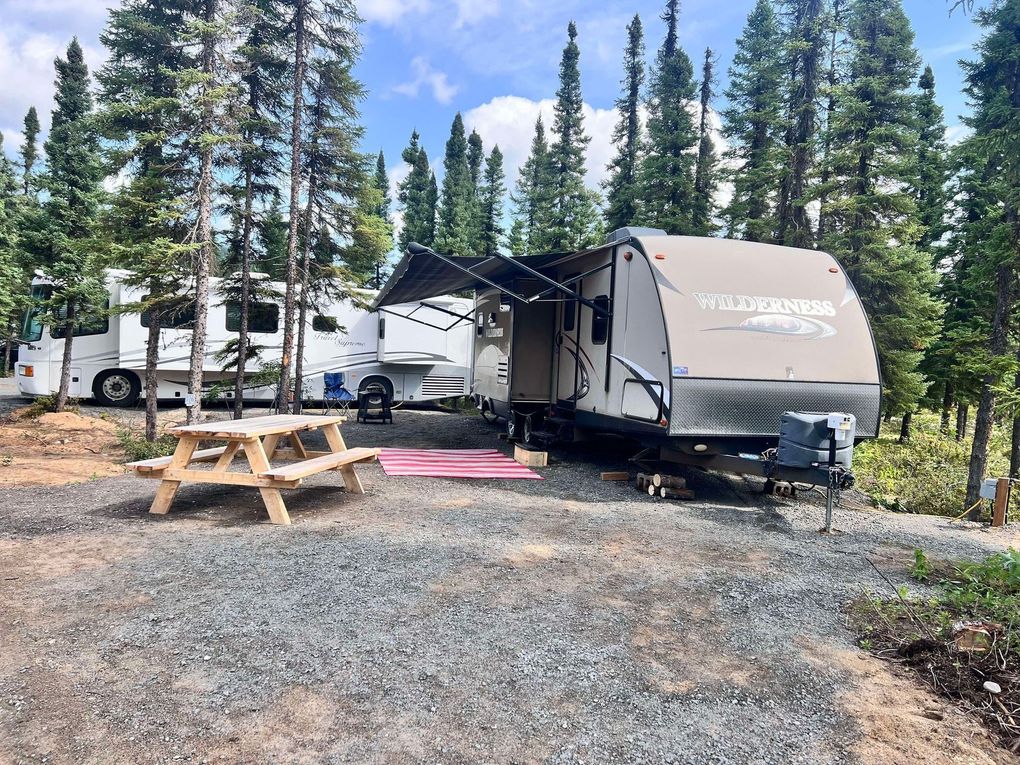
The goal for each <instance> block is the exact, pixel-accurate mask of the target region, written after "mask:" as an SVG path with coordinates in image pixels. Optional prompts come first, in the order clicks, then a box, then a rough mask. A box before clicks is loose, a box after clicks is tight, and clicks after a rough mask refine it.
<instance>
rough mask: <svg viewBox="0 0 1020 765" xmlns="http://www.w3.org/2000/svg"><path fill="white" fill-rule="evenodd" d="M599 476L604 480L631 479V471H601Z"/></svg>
mask: <svg viewBox="0 0 1020 765" xmlns="http://www.w3.org/2000/svg"><path fill="white" fill-rule="evenodd" d="M599 478H601V479H602V480H603V481H629V480H630V473H628V472H626V471H624V470H613V471H609V472H606V473H600V474H599Z"/></svg>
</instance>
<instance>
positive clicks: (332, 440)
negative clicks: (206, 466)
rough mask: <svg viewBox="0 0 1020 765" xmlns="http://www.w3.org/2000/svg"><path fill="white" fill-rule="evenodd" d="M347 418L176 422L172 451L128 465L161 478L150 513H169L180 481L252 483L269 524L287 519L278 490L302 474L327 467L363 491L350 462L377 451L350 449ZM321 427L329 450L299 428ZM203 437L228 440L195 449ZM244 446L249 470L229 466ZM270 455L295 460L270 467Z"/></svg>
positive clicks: (291, 486) (292, 484) (350, 488)
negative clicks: (309, 443) (311, 445)
mask: <svg viewBox="0 0 1020 765" xmlns="http://www.w3.org/2000/svg"><path fill="white" fill-rule="evenodd" d="M345 419H346V418H344V417H337V416H327V415H311V416H309V415H289V414H274V415H267V416H265V417H251V418H249V419H245V420H222V421H219V422H204V423H200V424H197V425H179V426H177V427H175V428H170V429H169V430H168V431H167V432H168V433H170V434H171V435H174V436H176V437H177V438H178V439H179V440H178V442H177V448H176V449H175V450H174V453H173V454H172V455H170V456H168V457H157V458H155V459H151V460H139V461H137V462H129V463H128V465H127V466H128V467H130V468H134V470H136V471H137V472H138V474H139V475H140V476H142V477H145V478H158V479H160V481H161V483H160V485H159V488H158V489H157V490H156V497H155V499H153V501H152V507H150V508H149V512H150V513H156V514H158V515H163V514H165V513H167V512H168V511H169V510H170V504H171V503H172V502H173V500H174V497H175V496H176V495H177V489H178V488H180V485H181V482H182V481H194V482H196V483H218V484H228V485H232V486H254V487H256V488H258V490H259V492H260V494H261V495H262V502H263V503H264V504H265V506H266V510H268V511H269V518H270V520H271V521H272V522H273V523H279V524H288V523H290V516H289V515H288V513H287V507H286V505H284V503H283V497H282V496H281V494H280V489H294V488H297V487H298V486H300V485H301V479H302V478H307V477H308V476H310V475H315V474H316V473H321V472H323V471H326V470H337V471H339V472H340V475H341V476H342V477H343V480H344V486H345V487H346V489H347V491H349V492H352V493H355V494H364V493H365V490H364V488H363V487H362V485H361V479H360V478H358V474H357V473H355V472H354V465H355V464H356V463H359V462H371V461H373V460H374V459H375V458H376V456H377V455H378V454H379V450H378V449H368V448H363V447H362V448H354V449H348V448H347V445H346V444H345V443H344V439H343V436H341V435H340V423H341V422H344V421H345ZM320 428H321V429H322V432H323V435H325V437H326V443H327V444H329V451H325V452H324V451H314V450H309V449H306V448H305V446H304V444H303V443H301V438H300V437H299V436H298V433H300V432H302V431H313V430H318V429H320ZM284 439H286V440H287V441H288V442H289V444H290V448H289V449H284V448H280V446H279V444H280V442H281V441H282V440H284ZM203 441H226V445H225V446H218V447H215V448H211V449H199V448H198V446H199V444H201V442H203ZM242 451H243V452H244V455H245V457H246V458H247V461H248V465H249V466H250V468H251V471H250V472H240V471H231V470H228V468H229V467H230V465H231V463H232V462H233V461H234V458H235V457H236V456H237V455H238V452H242ZM274 457H288V458H293V459H297V462H293V463H291V464H288V465H283V466H281V467H276V468H274V467H272V466H271V465H270V460H272V459H273V458H274ZM194 462H215V463H216V464H215V465H213V467H212V469H211V470H194V469H189V467H188V466H189V465H190V464H192V463H194Z"/></svg>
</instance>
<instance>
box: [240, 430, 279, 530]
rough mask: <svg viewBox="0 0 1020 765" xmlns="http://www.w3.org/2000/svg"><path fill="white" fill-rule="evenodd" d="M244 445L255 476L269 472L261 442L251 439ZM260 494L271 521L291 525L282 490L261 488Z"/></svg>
mask: <svg viewBox="0 0 1020 765" xmlns="http://www.w3.org/2000/svg"><path fill="white" fill-rule="evenodd" d="M270 438H272V436H267V437H266V440H267V441H268V440H269V439H270ZM242 445H243V446H244V453H245V455H246V456H247V457H248V464H250V465H251V472H252V473H253V474H255V475H259V474H260V473H264V472H266V471H267V470H269V458H268V457H267V456H266V451H265V449H263V448H262V442H261V441H259V440H258V439H257V438H251V439H247V440H245V441H243V442H242ZM259 493H260V494H261V495H262V502H263V504H265V506H266V510H268V511H269V520H271V521H272V522H273V523H277V524H280V525H283V526H286V525H289V524H290V514H288V513H287V506H286V505H285V504H283V497H282V496H281V495H280V490H279V489H263V488H259Z"/></svg>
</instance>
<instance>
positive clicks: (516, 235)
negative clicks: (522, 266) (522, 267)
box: [506, 218, 528, 258]
mask: <svg viewBox="0 0 1020 765" xmlns="http://www.w3.org/2000/svg"><path fill="white" fill-rule="evenodd" d="M506 247H507V249H508V250H510V254H511V255H513V256H514V257H515V258H519V257H521V256H522V255H527V254H528V240H527V237H525V235H524V221H523V220H521V219H520V218H514V222H513V223H512V224H510V233H508V234H507V237H506Z"/></svg>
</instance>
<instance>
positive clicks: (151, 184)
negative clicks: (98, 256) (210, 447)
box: [98, 0, 196, 441]
mask: <svg viewBox="0 0 1020 765" xmlns="http://www.w3.org/2000/svg"><path fill="white" fill-rule="evenodd" d="M188 34H189V27H188V16H187V13H186V11H185V9H184V7H183V6H182V5H181V4H180V3H161V4H154V3H150V2H147V0H132V2H126V3H123V4H122V5H121V6H119V7H117V8H114V9H113V10H111V11H110V18H109V22H108V24H107V26H106V29H105V30H104V31H103V33H102V35H101V36H100V39H101V41H102V42H103V44H104V45H105V46H106V48H107V49H108V50H109V51H110V57H109V59H108V60H107V62H106V64H105V66H104V67H103V69H102V70H101V71H100V72H99V74H98V80H99V84H100V90H99V105H100V113H99V123H100V125H101V126H102V130H103V138H104V139H105V143H106V145H107V147H108V151H107V160H108V161H107V167H106V171H107V172H108V173H109V174H111V175H119V176H120V177H122V178H123V179H124V183H123V185H122V187H121V188H120V190H119V191H118V192H117V193H116V194H115V195H113V197H112V199H111V204H110V205H109V207H108V209H107V210H106V214H105V221H104V228H105V231H106V239H107V246H108V247H109V248H110V251H111V254H112V262H113V263H114V264H116V265H119V266H122V267H125V268H130V269H131V271H132V273H133V276H132V277H130V278H129V279H128V283H130V284H131V285H132V286H136V287H139V288H140V289H141V292H142V299H141V300H140V301H138V302H137V304H135V305H122V306H121V310H134V311H137V312H139V313H145V314H146V315H147V317H148V325H149V326H148V335H147V341H146V354H145V373H144V381H143V382H144V391H145V435H146V438H147V439H149V440H150V441H152V440H155V439H156V437H157V431H156V422H157V420H156V417H157V374H156V369H157V364H158V361H159V351H160V342H159V337H160V329H161V326H162V323H163V317H164V314H169V313H172V312H174V311H179V310H182V309H185V308H186V307H187V305H189V303H187V302H186V301H182V297H181V295H182V293H183V292H184V290H185V288H186V282H187V279H188V277H189V273H190V257H191V253H192V250H193V249H194V248H193V246H192V245H190V244H188V243H187V240H188V237H189V232H190V225H189V215H190V211H189V210H188V209H187V208H188V205H187V203H186V202H185V201H184V200H185V199H186V197H187V193H188V191H187V190H188V188H189V186H191V185H193V178H192V168H193V165H192V163H191V161H190V159H189V157H188V154H189V150H188V149H187V148H185V146H186V141H185V136H186V135H187V133H188V131H189V130H190V129H191V124H190V123H191V117H192V115H191V112H190V110H189V109H188V108H187V107H186V104H185V101H186V100H188V99H187V97H186V96H184V87H183V85H182V78H183V77H184V72H187V71H191V70H193V69H194V68H195V66H196V62H195V59H194V55H193V53H192V52H191V50H190V48H189V47H187V46H183V45H179V44H178V43H179V41H180V40H182V39H185V38H186V37H187V36H188Z"/></svg>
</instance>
